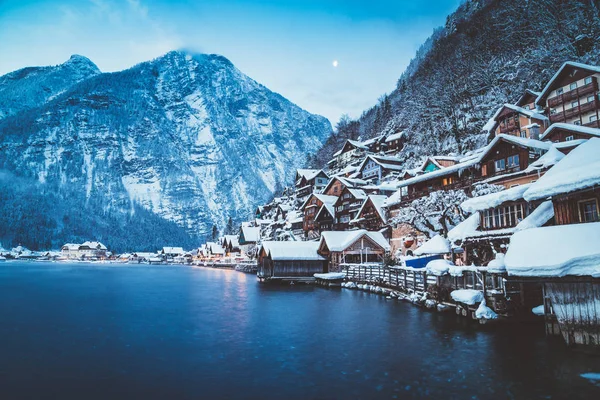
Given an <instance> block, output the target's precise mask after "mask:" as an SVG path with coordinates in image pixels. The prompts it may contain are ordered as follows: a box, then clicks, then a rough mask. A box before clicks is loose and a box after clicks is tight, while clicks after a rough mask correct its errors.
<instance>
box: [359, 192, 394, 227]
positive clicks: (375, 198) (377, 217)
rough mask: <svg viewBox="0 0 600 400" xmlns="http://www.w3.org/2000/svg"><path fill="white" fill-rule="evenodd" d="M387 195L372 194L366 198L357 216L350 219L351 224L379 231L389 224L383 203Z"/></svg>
mask: <svg viewBox="0 0 600 400" xmlns="http://www.w3.org/2000/svg"><path fill="white" fill-rule="evenodd" d="M386 199H387V196H384V195H376V194H371V195H368V196H367V197H366V198H365V199H364V200H363V203H362V205H361V206H360V209H359V210H358V213H357V214H356V217H354V219H352V220H351V221H350V225H351V226H354V227H358V228H361V229H366V230H369V231H378V230H380V229H382V228H383V227H385V225H386V224H387V213H386V212H385V209H384V208H383V204H384V202H385V200H386Z"/></svg>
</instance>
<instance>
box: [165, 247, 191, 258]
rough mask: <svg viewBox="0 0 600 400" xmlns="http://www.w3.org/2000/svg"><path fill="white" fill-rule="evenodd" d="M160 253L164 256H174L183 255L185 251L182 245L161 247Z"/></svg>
mask: <svg viewBox="0 0 600 400" xmlns="http://www.w3.org/2000/svg"><path fill="white" fill-rule="evenodd" d="M160 254H161V255H162V256H163V257H164V258H175V257H177V256H182V255H184V254H185V251H183V247H163V248H162V250H161V251H160Z"/></svg>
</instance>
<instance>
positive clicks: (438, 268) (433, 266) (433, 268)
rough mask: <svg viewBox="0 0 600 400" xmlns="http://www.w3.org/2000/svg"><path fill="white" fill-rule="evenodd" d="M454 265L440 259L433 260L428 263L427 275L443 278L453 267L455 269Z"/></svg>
mask: <svg viewBox="0 0 600 400" xmlns="http://www.w3.org/2000/svg"><path fill="white" fill-rule="evenodd" d="M453 266H454V264H452V263H451V262H450V261H448V260H443V259H438V260H433V261H429V262H428V263H427V267H425V268H426V270H427V273H428V274H430V275H434V276H442V275H445V274H447V273H448V271H449V270H450V268H451V267H453Z"/></svg>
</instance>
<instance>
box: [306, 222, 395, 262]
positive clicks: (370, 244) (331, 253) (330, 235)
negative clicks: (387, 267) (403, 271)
mask: <svg viewBox="0 0 600 400" xmlns="http://www.w3.org/2000/svg"><path fill="white" fill-rule="evenodd" d="M389 251H390V245H389V243H388V241H387V240H386V239H385V237H384V236H383V234H382V233H381V232H368V231H366V230H364V229H360V230H356V231H344V232H338V231H329V232H322V233H321V241H320V242H319V250H318V252H319V254H320V255H322V256H323V257H326V258H328V260H329V267H328V271H327V272H340V270H341V264H362V263H383V259H384V256H385V255H386V253H388V252H389Z"/></svg>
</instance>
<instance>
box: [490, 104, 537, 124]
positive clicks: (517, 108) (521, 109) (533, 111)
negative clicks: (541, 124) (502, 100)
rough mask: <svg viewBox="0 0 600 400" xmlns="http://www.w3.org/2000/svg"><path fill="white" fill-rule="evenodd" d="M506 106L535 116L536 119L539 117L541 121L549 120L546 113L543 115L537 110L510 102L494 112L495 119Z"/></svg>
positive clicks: (520, 112) (530, 116)
mask: <svg viewBox="0 0 600 400" xmlns="http://www.w3.org/2000/svg"><path fill="white" fill-rule="evenodd" d="M505 108H508V109H510V110H512V111H515V112H518V113H519V114H523V115H526V116H527V117H529V118H535V119H539V120H541V121H547V120H548V117H546V116H545V115H542V114H540V113H538V112H536V110H528V109H526V108H523V107H519V106H517V105H514V104H510V103H506V104H504V105H503V106H502V107H500V108H499V109H498V111H496V114H494V117H493V119H494V120H497V118H498V116H499V115H500V113H501V112H502V110H504V109H505Z"/></svg>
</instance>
